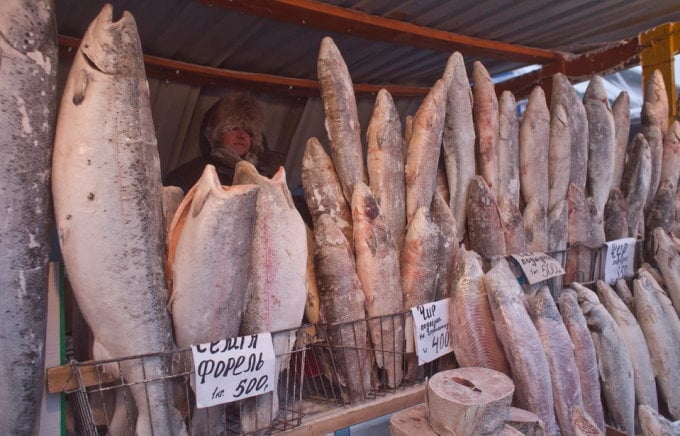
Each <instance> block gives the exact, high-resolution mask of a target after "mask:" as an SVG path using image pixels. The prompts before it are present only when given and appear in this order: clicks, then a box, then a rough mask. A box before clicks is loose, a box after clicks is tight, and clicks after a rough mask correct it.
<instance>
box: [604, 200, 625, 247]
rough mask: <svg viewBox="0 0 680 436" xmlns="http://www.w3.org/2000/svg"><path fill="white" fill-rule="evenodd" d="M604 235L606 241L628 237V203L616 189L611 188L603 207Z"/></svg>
mask: <svg viewBox="0 0 680 436" xmlns="http://www.w3.org/2000/svg"><path fill="white" fill-rule="evenodd" d="M604 234H605V236H606V239H607V241H614V240H616V239H621V238H627V237H628V202H627V201H626V197H624V196H623V193H622V192H621V190H619V189H618V188H612V190H611V191H610V192H609V199H608V200H607V204H605V206H604Z"/></svg>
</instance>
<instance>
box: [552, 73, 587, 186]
mask: <svg viewBox="0 0 680 436" xmlns="http://www.w3.org/2000/svg"><path fill="white" fill-rule="evenodd" d="M550 104H551V106H552V105H556V104H562V106H564V109H565V111H566V112H567V119H568V120H569V131H570V133H571V134H570V137H571V153H570V160H571V165H570V169H569V183H573V184H575V185H576V186H577V187H578V188H579V189H581V191H583V192H585V190H586V180H587V178H588V118H587V116H586V109H585V107H584V106H583V102H582V101H581V97H580V95H579V94H578V92H576V90H575V89H574V87H573V86H571V83H569V79H567V77H566V76H565V75H564V74H562V73H557V74H555V75H554V76H553V82H552V98H551V101H550Z"/></svg>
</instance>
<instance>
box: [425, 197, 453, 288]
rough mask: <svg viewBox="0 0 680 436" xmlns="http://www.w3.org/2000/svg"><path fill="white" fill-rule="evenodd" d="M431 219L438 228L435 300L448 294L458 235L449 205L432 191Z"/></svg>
mask: <svg viewBox="0 0 680 436" xmlns="http://www.w3.org/2000/svg"><path fill="white" fill-rule="evenodd" d="M431 213H432V221H433V222H434V224H435V225H436V226H437V228H438V233H439V254H438V256H437V258H438V259H440V262H439V265H438V268H437V277H436V279H435V298H434V299H435V300H441V299H443V298H447V297H448V296H449V294H450V288H451V282H452V280H453V268H454V264H455V261H456V256H457V255H458V235H457V233H456V219H455V218H454V217H453V213H452V212H451V209H449V205H448V204H447V203H446V201H445V200H444V199H443V198H442V196H441V195H440V194H439V193H438V192H435V193H434V199H433V200H432V208H431Z"/></svg>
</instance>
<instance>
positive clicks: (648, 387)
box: [597, 280, 659, 410]
mask: <svg viewBox="0 0 680 436" xmlns="http://www.w3.org/2000/svg"><path fill="white" fill-rule="evenodd" d="M597 295H598V296H599V297H600V301H602V304H603V305H604V307H605V308H606V309H607V311H608V312H609V314H610V315H611V316H612V318H613V319H614V321H615V322H616V325H617V326H619V330H621V334H622V335H623V340H624V343H625V344H626V347H627V349H628V355H629V356H630V360H631V363H632V364H633V381H634V383H635V401H636V404H647V405H649V406H651V407H652V408H654V410H658V409H659V405H658V402H657V399H656V384H655V382H654V369H653V367H652V359H651V357H650V355H649V348H648V347H647V342H646V341H645V336H644V334H643V333H642V329H641V328H640V324H638V322H637V320H636V319H635V315H634V314H633V313H632V312H631V311H630V309H628V307H627V306H626V304H625V303H624V302H623V301H622V300H621V299H620V298H619V296H618V295H616V292H614V290H613V289H612V288H611V287H610V286H609V285H608V284H606V283H605V282H603V281H602V280H598V281H597Z"/></svg>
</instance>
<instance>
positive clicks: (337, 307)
mask: <svg viewBox="0 0 680 436" xmlns="http://www.w3.org/2000/svg"><path fill="white" fill-rule="evenodd" d="M314 247H315V250H314V258H315V266H316V273H317V277H318V281H319V296H320V297H321V306H322V307H323V308H324V314H325V318H326V322H327V323H329V324H331V325H329V326H328V340H329V343H330V345H331V346H332V353H333V362H334V363H335V368H336V374H337V378H338V383H339V384H340V387H341V391H342V397H343V401H345V402H346V403H359V402H362V401H363V400H364V399H365V398H366V395H367V394H368V393H369V390H370V374H369V370H370V368H369V367H368V365H367V359H366V348H367V329H366V321H365V320H364V318H365V317H366V311H365V309H364V307H365V306H364V304H365V298H364V293H363V291H362V289H361V282H360V281H359V277H358V276H357V273H356V266H355V263H354V255H353V254H352V250H351V249H350V247H349V243H348V242H347V240H346V239H345V236H344V235H343V233H342V231H340V229H339V228H338V226H337V225H336V224H335V222H334V221H333V219H332V218H331V217H329V216H328V215H321V216H320V217H319V221H318V223H317V225H316V226H314ZM332 324H337V325H332Z"/></svg>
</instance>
